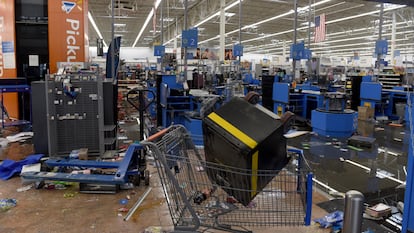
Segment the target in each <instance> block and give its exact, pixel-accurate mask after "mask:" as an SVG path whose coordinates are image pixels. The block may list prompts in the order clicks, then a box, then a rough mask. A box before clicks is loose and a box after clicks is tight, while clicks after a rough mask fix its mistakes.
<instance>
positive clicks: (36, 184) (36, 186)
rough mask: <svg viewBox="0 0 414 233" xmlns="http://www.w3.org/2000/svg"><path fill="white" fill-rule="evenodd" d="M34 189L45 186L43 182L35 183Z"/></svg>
mask: <svg viewBox="0 0 414 233" xmlns="http://www.w3.org/2000/svg"><path fill="white" fill-rule="evenodd" d="M34 186H35V189H41V188H43V187H44V186H45V181H44V180H41V181H36V182H35V183H34Z"/></svg>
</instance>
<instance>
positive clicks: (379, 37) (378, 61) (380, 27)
mask: <svg viewBox="0 0 414 233" xmlns="http://www.w3.org/2000/svg"><path fill="white" fill-rule="evenodd" d="M383 16H384V3H381V9H380V16H379V26H378V27H379V28H378V29H379V30H378V40H382V24H383ZM380 60H381V54H378V55H377V65H376V68H377V69H378V73H379V69H380V67H381V65H380Z"/></svg>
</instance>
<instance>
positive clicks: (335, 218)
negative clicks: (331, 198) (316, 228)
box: [313, 210, 344, 230]
mask: <svg viewBox="0 0 414 233" xmlns="http://www.w3.org/2000/svg"><path fill="white" fill-rule="evenodd" d="M343 220H344V212H342V211H339V210H337V211H334V212H332V213H329V214H327V215H325V216H323V217H322V218H317V219H314V220H313V221H314V222H316V223H318V224H319V225H320V227H321V228H331V227H332V228H333V229H332V230H337V229H338V228H339V229H341V228H342V222H343Z"/></svg>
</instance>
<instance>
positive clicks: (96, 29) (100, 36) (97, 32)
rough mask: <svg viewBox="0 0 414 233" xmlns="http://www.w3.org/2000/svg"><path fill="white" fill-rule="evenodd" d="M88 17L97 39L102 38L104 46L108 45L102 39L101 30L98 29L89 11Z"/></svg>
mask: <svg viewBox="0 0 414 233" xmlns="http://www.w3.org/2000/svg"><path fill="white" fill-rule="evenodd" d="M88 19H89V22H91V24H92V27H93V28H94V29H95V31H96V34H98V37H99V39H102V41H103V44H104V46H105V47H108V45H107V44H106V43H105V40H104V39H103V36H102V33H101V31H99V28H98V26H96V23H95V20H94V19H93V17H92V14H91V12H90V11H88Z"/></svg>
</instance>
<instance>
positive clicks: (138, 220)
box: [0, 169, 328, 233]
mask: <svg viewBox="0 0 414 233" xmlns="http://www.w3.org/2000/svg"><path fill="white" fill-rule="evenodd" d="M150 185H151V187H152V190H151V192H150V194H149V195H148V197H147V198H146V199H145V200H144V202H143V203H142V205H141V206H140V207H139V208H138V209H137V211H136V212H135V213H134V214H133V215H132V217H131V218H130V219H129V220H128V221H124V216H125V215H126V213H121V212H119V211H118V209H119V208H121V207H126V208H131V207H132V206H133V205H134V203H135V202H136V201H137V200H138V199H139V197H140V196H141V195H142V194H143V193H144V192H145V190H146V188H147V187H145V186H139V187H135V188H134V189H132V190H121V191H120V192H118V193H116V194H84V193H79V189H78V185H77V184H74V185H73V186H71V187H68V188H67V189H66V190H47V189H34V188H32V189H30V190H28V191H25V192H17V191H16V189H18V188H20V187H22V186H23V184H22V180H21V178H19V177H15V178H12V179H10V180H8V181H0V199H1V198H15V199H17V206H16V207H14V208H12V209H10V210H8V211H6V212H0V232H1V233H24V232H28V233H32V232H33V233H54V232H56V233H58V232H59V233H60V232H68V233H69V232H76V233H83V232H88V233H89V232H91V233H92V232H97V233H112V232H113V233H118V232H125V233H127V232H128V233H129V232H144V230H145V229H146V228H148V227H151V226H161V227H162V229H164V230H167V231H170V230H171V229H172V221H171V218H170V214H169V211H168V208H167V203H166V200H165V198H164V195H163V192H162V189H161V185H160V182H159V179H158V174H157V172H156V171H155V169H153V171H152V172H151V184H150ZM65 194H66V195H65ZM314 194H315V195H314V196H315V197H314V202H315V203H316V202H320V201H323V200H325V197H324V196H323V195H320V194H319V193H318V192H314ZM72 195H73V197H65V196H72ZM127 196H129V197H130V200H129V201H128V203H127V204H126V205H125V206H124V205H121V204H120V200H121V199H125V198H127ZM324 214H325V212H324V211H323V210H322V209H320V208H318V207H317V206H316V205H314V207H313V213H312V215H313V216H314V217H321V216H323V215H324ZM289 231H292V232H298V233H302V232H303V233H305V232H328V231H327V230H323V229H319V228H318V226H316V225H312V226H309V227H276V228H265V229H263V228H262V229H254V232H289ZM207 232H219V231H217V230H214V231H213V230H208V231H207Z"/></svg>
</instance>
